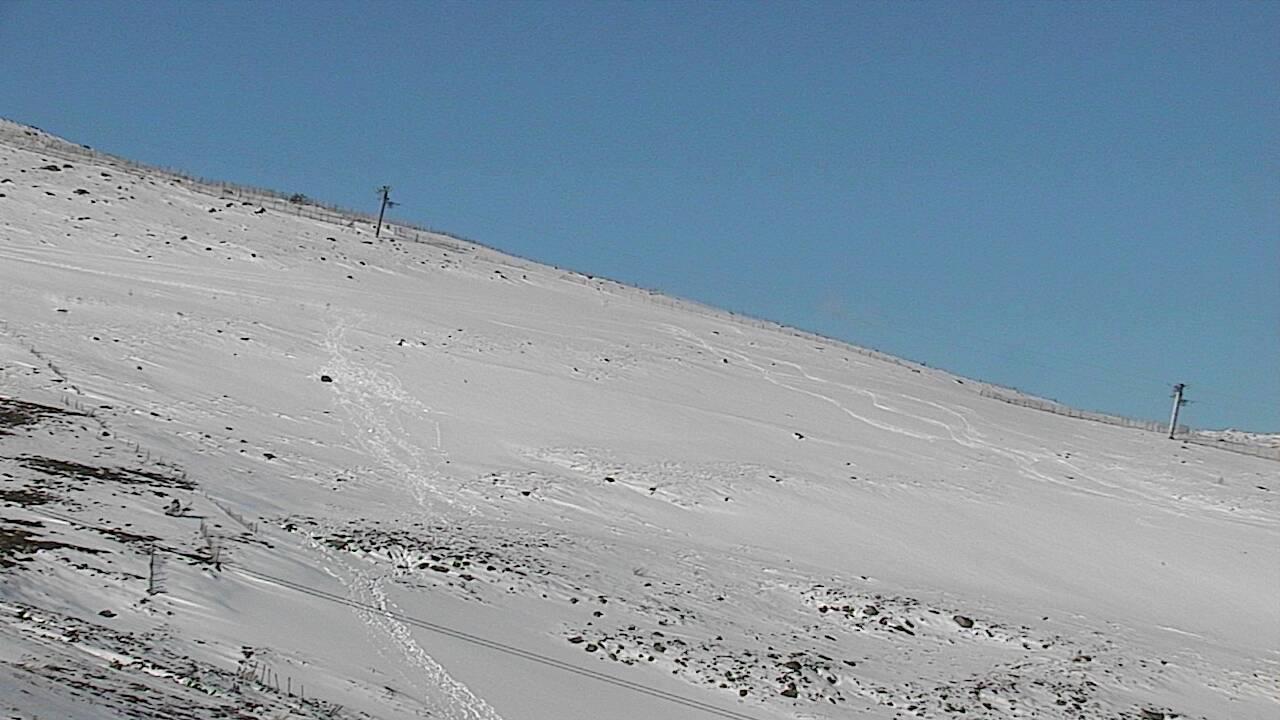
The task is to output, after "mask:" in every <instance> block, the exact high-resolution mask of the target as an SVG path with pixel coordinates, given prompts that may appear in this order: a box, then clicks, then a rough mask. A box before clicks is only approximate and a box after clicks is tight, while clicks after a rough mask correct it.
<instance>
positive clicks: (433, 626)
mask: <svg viewBox="0 0 1280 720" xmlns="http://www.w3.org/2000/svg"><path fill="white" fill-rule="evenodd" d="M33 512H34V514H37V515H46V516H48V517H50V518H52V519H55V520H62V521H63V522H67V523H71V524H74V525H78V526H80V527H83V528H88V529H91V530H99V531H104V532H110V531H111V528H107V527H105V526H102V525H98V524H96V523H92V522H88V521H85V520H81V519H79V518H74V517H71V516H68V515H63V514H61V513H57V512H53V511H51V510H45V509H41V510H39V511H33ZM154 547H155V549H157V550H162V551H165V552H169V553H173V554H175V555H181V556H183V557H192V554H191V553H190V552H188V551H186V550H182V549H180V548H175V547H171V546H168V545H164V544H162V543H155V544H154ZM228 567H229V569H231V570H233V571H235V572H238V573H240V574H241V575H245V576H248V577H251V578H256V579H258V580H264V581H266V582H270V583H272V584H274V585H277V586H279V587H282V588H285V589H287V590H293V591H294V592H298V593H302V594H304V595H309V596H311V597H314V598H317V599H320V600H325V601H328V602H332V603H335V604H338V605H345V606H347V607H350V608H353V609H356V610H364V611H367V612H373V613H378V614H381V615H384V616H386V617H389V618H392V619H394V620H398V621H400V622H403V623H405V624H407V625H412V626H414V627H417V628H421V629H423V630H429V631H431V632H434V633H438V634H440V635H444V636H446V637H451V638H454V639H456V640H461V641H463V642H466V643H470V644H472V645H478V646H480V647H483V648H487V649H489V650H493V651H496V652H501V653H505V654H507V655H512V656H515V657H518V658H522V659H524V660H528V661H530V662H535V663H539V664H542V665H546V666H548V667H551V668H554V669H557V670H561V671H564V672H568V673H572V674H575V675H578V676H581V677H585V678H590V679H592V680H597V681H599V682H603V683H608V684H610V685H613V686H615V687H620V688H623V689H624V690H630V691H632V692H636V693H640V694H643V695H648V696H650V697H653V698H657V699H659V700H665V701H667V702H670V703H674V704H676V705H683V706H684V707H687V708H691V709H693V710H701V711H702V712H705V713H707V714H710V715H716V716H719V717H723V718H730V719H731V720H756V718H754V717H752V716H750V715H747V714H744V713H740V712H737V711H734V710H726V709H724V708H720V707H716V706H715V705H711V704H709V703H705V702H702V701H701V700H695V699H693V698H689V697H685V696H683V695H677V694H675V693H672V692H669V691H666V690H662V689H660V688H655V687H652V686H649V685H645V684H643V683H639V682H635V681H633V680H626V679H623V678H619V677H614V676H612V675H608V674H606V673H602V672H600V671H598V670H591V669H589V668H584V667H579V666H577V665H573V664H572V663H568V662H565V661H563V660H558V659H556V658H553V657H550V656H548V655H543V654H541V653H538V652H534V651H533V650H526V649H524V648H519V647H516V646H514V645H508V644H506V643H503V642H500V641H497V640H490V639H489V638H485V637H482V636H480V635H474V634H472V633H468V632H466V631H463V630H457V629H455V628H451V627H449V626H447V625H442V624H440V623H435V622H431V621H430V620H424V619H422V618H417V617H414V616H412V615H407V614H405V613H402V612H397V611H395V610H387V609H385V608H380V607H377V606H375V605H370V604H368V603H363V602H360V601H358V600H352V599H350V598H347V597H343V596H341V595H336V594H334V593H331V592H328V591H326V590H321V589H319V588H314V587H311V586H309V585H303V584H302V583H299V582H295V581H293V580H288V579H285V578H280V577H276V576H274V575H270V574H267V573H264V572H259V571H256V570H250V569H248V568H245V567H239V566H234V565H230V566H228Z"/></svg>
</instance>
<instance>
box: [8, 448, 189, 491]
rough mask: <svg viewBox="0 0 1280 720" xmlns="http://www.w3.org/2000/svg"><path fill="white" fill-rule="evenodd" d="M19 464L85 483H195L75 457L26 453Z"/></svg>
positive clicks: (186, 487) (186, 486)
mask: <svg viewBox="0 0 1280 720" xmlns="http://www.w3.org/2000/svg"><path fill="white" fill-rule="evenodd" d="M17 461H18V463H19V464H20V465H22V466H23V467H25V468H28V469H31V470H36V471H38V472H42V473H45V474H46V475H52V476H54V477H62V478H70V479H73V480H80V481H82V482H93V481H104V480H105V481H107V482H114V483H120V484H122V485H148V486H153V487H157V486H158V487H169V488H180V489H183V490H191V489H193V488H195V483H193V482H191V481H189V480H186V479H184V478H180V477H171V476H167V475H161V474H159V473H155V472H150V471H148V470H130V469H128V468H108V467H94V466H93V465H85V464H83V463H78V462H74V461H72V460H56V459H54V458H47V457H40V456H38V455H25V456H23V457H20V458H17Z"/></svg>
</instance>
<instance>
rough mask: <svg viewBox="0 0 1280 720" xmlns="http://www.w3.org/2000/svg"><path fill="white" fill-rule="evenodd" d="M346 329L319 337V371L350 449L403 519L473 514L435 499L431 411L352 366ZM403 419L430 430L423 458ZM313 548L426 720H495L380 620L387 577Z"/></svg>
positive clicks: (407, 636) (405, 636) (497, 719)
mask: <svg viewBox="0 0 1280 720" xmlns="http://www.w3.org/2000/svg"><path fill="white" fill-rule="evenodd" d="M348 327H349V324H348V323H347V322H345V321H339V322H337V323H335V324H334V325H333V327H332V329H331V330H330V332H329V334H328V336H327V337H326V340H325V347H326V349H327V350H328V352H329V362H328V364H327V365H326V366H325V368H324V370H325V371H327V372H328V373H330V374H332V375H333V377H334V378H335V382H334V383H333V384H332V387H333V388H334V390H335V393H334V397H335V399H336V402H337V404H338V406H339V407H341V408H342V409H343V410H344V411H345V412H346V414H347V416H348V417H349V418H350V419H351V424H352V426H353V427H352V434H353V435H354V437H355V438H356V441H357V443H358V444H359V445H360V447H361V448H362V449H363V450H364V451H365V452H366V453H368V454H369V455H370V456H371V457H372V458H374V460H375V461H376V462H378V463H379V464H380V465H381V466H382V467H383V468H384V469H385V470H386V471H387V473H388V474H389V475H390V477H391V478H394V479H395V480H397V481H399V482H400V483H401V484H402V487H403V489H404V490H405V491H406V492H407V493H408V494H409V495H410V496H411V497H412V498H413V500H414V502H415V503H416V504H417V509H416V510H414V511H410V512H409V515H413V516H421V515H427V516H438V515H441V514H445V513H448V512H449V511H450V510H452V511H454V512H457V511H459V510H461V511H462V512H464V513H466V514H468V515H470V514H474V513H475V509H474V508H472V507H470V506H465V505H463V504H461V503H460V502H459V501H457V500H454V499H452V497H450V496H451V495H452V494H453V493H445V492H443V491H444V489H445V487H444V486H445V483H446V480H445V478H444V476H443V474H442V473H441V472H440V467H441V466H442V465H443V464H444V462H445V460H446V459H447V458H448V454H447V453H446V451H445V449H444V438H443V431H442V429H441V427H440V423H439V421H438V420H436V419H435V418H433V417H432V415H433V411H432V410H431V408H430V407H428V406H426V405H425V404H423V403H422V402H421V401H419V400H417V399H416V398H413V397H411V396H410V395H409V394H408V393H407V392H405V390H404V388H403V387H402V386H401V385H400V382H399V380H397V379H396V378H395V376H392V375H386V374H383V373H379V372H378V371H376V370H374V369H372V368H370V367H366V366H363V365H360V364H358V363H356V362H354V361H352V360H351V359H350V357H349V353H348V350H347V344H346V335H347V332H348ZM406 411H409V412H413V413H415V414H417V416H418V417H419V419H422V418H426V419H427V421H428V422H429V423H430V424H431V426H432V427H433V428H434V431H435V432H434V433H433V437H432V438H431V440H432V441H431V444H430V445H429V446H428V447H427V448H426V449H425V450H424V449H423V448H422V446H421V445H419V444H418V443H416V442H414V440H413V438H412V437H411V436H409V435H408V433H407V432H406V431H405V430H404V428H403V427H402V426H401V425H400V423H399V422H398V421H397V420H396V419H395V418H394V417H393V416H394V414H395V413H396V412H406ZM314 545H315V546H316V547H317V548H321V549H322V551H323V553H324V555H326V556H327V557H328V558H329V560H330V561H331V562H333V563H335V564H338V565H341V566H343V567H344V568H346V571H347V572H346V574H347V576H348V577H349V578H350V580H348V581H344V584H345V585H346V589H347V593H348V595H349V596H350V597H351V599H353V600H355V601H357V602H360V603H363V604H366V605H372V606H374V607H377V608H379V609H381V610H383V611H384V612H383V613H377V612H371V611H365V610H358V611H356V615H357V616H358V617H359V618H360V619H361V621H363V622H364V623H365V625H366V627H367V628H368V630H369V631H370V633H372V634H374V635H375V636H379V637H385V638H388V639H389V640H390V643H391V647H393V648H394V649H395V651H396V652H398V653H399V654H400V656H401V657H403V658H404V660H405V661H406V663H407V667H409V668H415V669H417V670H418V671H420V674H409V673H407V672H405V666H401V673H402V674H403V675H404V677H405V679H406V680H407V681H409V682H411V683H412V684H413V685H414V687H416V688H417V689H418V690H419V692H420V693H421V694H422V696H423V697H424V698H426V701H425V702H426V704H427V705H428V712H427V715H428V716H430V717H445V718H451V719H453V720H501V716H500V715H499V714H498V713H497V711H495V710H494V709H493V708H492V707H491V706H490V705H489V704H488V703H486V702H485V701H484V700H483V699H481V698H478V697H476V695H475V694H474V693H472V692H471V690H470V689H468V688H467V687H466V686H465V685H463V684H462V683H461V682H459V681H457V680H456V679H454V678H453V677H451V676H450V675H449V673H448V671H446V670H445V668H444V666H442V665H441V664H440V663H439V662H437V661H436V660H435V659H434V658H432V657H431V655H430V654H428V653H427V651H426V650H424V649H423V647H422V646H421V645H419V644H418V641H417V640H415V639H414V637H413V633H412V632H411V631H410V630H409V628H408V627H407V626H406V625H405V624H404V623H402V622H400V621H399V620H397V619H395V618H394V617H391V616H390V615H387V614H385V613H386V612H387V611H390V610H392V606H391V601H390V600H389V599H388V598H387V595H386V592H385V591H384V589H383V587H384V585H385V583H386V577H387V575H388V573H389V571H382V570H376V571H375V570H369V569H360V568H356V567H352V566H351V565H349V564H347V563H345V562H342V561H340V560H338V559H337V558H336V557H335V556H334V554H333V553H331V552H329V551H327V550H323V548H322V546H320V545H319V544H318V543H315V544H314Z"/></svg>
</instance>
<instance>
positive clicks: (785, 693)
mask: <svg viewBox="0 0 1280 720" xmlns="http://www.w3.org/2000/svg"><path fill="white" fill-rule="evenodd" d="M799 695H800V691H799V690H796V686H795V685H788V686H787V687H786V688H784V689H783V690H782V697H789V698H793V697H797V696H799Z"/></svg>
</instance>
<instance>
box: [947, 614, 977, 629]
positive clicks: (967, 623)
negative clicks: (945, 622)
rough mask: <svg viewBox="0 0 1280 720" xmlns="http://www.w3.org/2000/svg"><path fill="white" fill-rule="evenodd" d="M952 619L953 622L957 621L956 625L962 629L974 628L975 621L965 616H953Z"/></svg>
mask: <svg viewBox="0 0 1280 720" xmlns="http://www.w3.org/2000/svg"><path fill="white" fill-rule="evenodd" d="M951 619H952V620H955V621H956V624H957V625H959V626H960V627H962V628H971V627H973V620H972V619H970V618H967V617H965V616H964V615H952V616H951Z"/></svg>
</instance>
